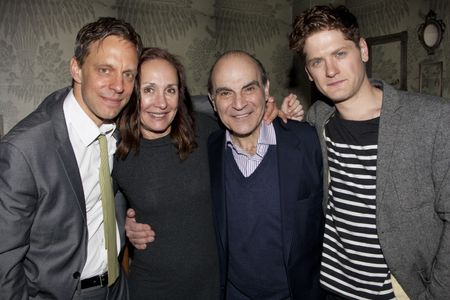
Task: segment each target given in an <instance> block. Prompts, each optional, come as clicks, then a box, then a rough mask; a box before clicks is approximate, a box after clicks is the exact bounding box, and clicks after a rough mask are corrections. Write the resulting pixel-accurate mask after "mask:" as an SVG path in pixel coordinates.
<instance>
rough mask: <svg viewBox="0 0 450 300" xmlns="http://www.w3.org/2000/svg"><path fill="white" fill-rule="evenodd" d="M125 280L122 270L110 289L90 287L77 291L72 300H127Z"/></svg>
mask: <svg viewBox="0 0 450 300" xmlns="http://www.w3.org/2000/svg"><path fill="white" fill-rule="evenodd" d="M128 299H129V297H128V284H127V278H126V276H125V273H124V272H123V270H122V269H121V270H120V275H119V277H118V278H117V280H116V282H115V283H114V284H113V285H111V286H110V287H100V286H96V287H91V288H87V289H79V290H78V291H77V293H76V294H75V297H74V299H73V300H128Z"/></svg>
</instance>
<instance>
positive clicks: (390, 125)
mask: <svg viewBox="0 0 450 300" xmlns="http://www.w3.org/2000/svg"><path fill="white" fill-rule="evenodd" d="M400 107H401V104H400V101H399V98H398V94H397V91H396V90H395V89H394V88H392V87H391V86H388V85H386V84H384V83H383V103H382V107H381V115H380V126H379V130H378V155H377V195H376V197H377V202H378V203H381V202H382V201H383V194H384V189H385V187H386V180H388V179H389V173H390V166H391V160H392V157H393V152H394V148H395V141H396V140H397V135H398V129H399V128H400V124H401V116H400V114H398V113H397V110H398V109H399V108H400ZM380 145H381V146H382V147H380Z"/></svg>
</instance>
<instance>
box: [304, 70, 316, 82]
mask: <svg viewBox="0 0 450 300" xmlns="http://www.w3.org/2000/svg"><path fill="white" fill-rule="evenodd" d="M305 72H306V75H308V79H309V81H311V82H313V81H314V79H313V78H312V77H311V74H309V71H308V68H307V67H305Z"/></svg>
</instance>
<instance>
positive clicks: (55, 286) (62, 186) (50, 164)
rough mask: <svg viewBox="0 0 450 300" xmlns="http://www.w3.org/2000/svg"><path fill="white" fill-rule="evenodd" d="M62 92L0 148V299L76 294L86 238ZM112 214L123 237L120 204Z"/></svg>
mask: <svg viewBox="0 0 450 300" xmlns="http://www.w3.org/2000/svg"><path fill="white" fill-rule="evenodd" d="M69 90H70V89H69V88H65V89H62V90H59V91H56V92H54V93H53V94H51V95H50V96H48V97H47V98H46V99H45V100H44V101H43V103H42V104H41V105H40V106H39V107H38V108H37V109H36V110H35V111H34V112H32V113H31V114H30V115H28V116H27V117H26V118H25V119H23V120H22V121H21V122H20V123H19V124H17V125H16V126H15V127H14V128H13V129H12V130H11V131H10V132H9V133H8V134H7V135H6V136H5V137H4V138H3V139H2V140H1V142H0V236H1V237H2V242H1V243H0V299H28V298H32V299H44V298H45V299H50V298H51V299H71V298H73V297H74V295H75V292H76V290H77V287H78V283H79V279H78V278H79V275H80V273H81V271H82V269H83V267H84V264H85V261H86V252H87V239H88V233H87V225H86V207H85V197H84V193H83V186H82V183H81V178H80V173H79V170H78V165H77V162H76V159H75V155H74V152H73V149H72V146H71V144H70V140H69V137H68V133H67V127H66V122H65V119H64V113H63V102H64V98H65V97H66V95H67V93H68V92H69ZM116 207H117V208H116V212H117V216H118V217H117V220H118V225H119V231H120V232H121V233H123V232H124V230H123V222H124V217H125V205H124V204H123V203H120V204H119V203H118V205H117V206H116ZM121 241H122V242H123V241H124V236H121Z"/></svg>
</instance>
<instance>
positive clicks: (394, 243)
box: [307, 81, 450, 299]
mask: <svg viewBox="0 0 450 300" xmlns="http://www.w3.org/2000/svg"><path fill="white" fill-rule="evenodd" d="M372 83H373V84H374V85H379V86H380V87H381V89H382V90H383V104H382V108H381V116H380V128H379V137H378V160H377V184H376V185H377V192H376V197H377V229H378V235H379V239H380V244H381V248H382V250H383V253H384V256H385V259H386V262H387V264H388V266H389V268H390V270H391V272H392V274H393V275H394V277H395V278H396V279H397V280H398V282H399V283H400V285H401V286H402V287H403V289H404V290H405V292H406V294H407V295H408V296H409V297H410V298H411V299H449V297H450V224H449V222H450V101H446V100H444V99H442V98H438V97H432V96H426V95H423V94H417V93H411V92H404V91H397V90H395V89H394V88H393V87H391V86H389V85H387V84H386V83H384V82H380V81H373V82H372ZM334 112H335V109H334V107H331V106H329V105H327V104H325V103H324V102H322V101H318V102H317V103H315V104H314V105H313V106H312V107H311V108H310V110H309V111H308V115H307V120H308V121H309V122H311V123H313V124H314V125H315V126H316V129H317V131H318V134H319V137H320V142H321V146H322V153H323V157H324V161H323V164H324V167H325V170H327V168H328V162H327V154H326V145H325V141H324V126H325V123H326V121H327V120H328V119H329V118H330V117H331V115H332V114H333V113H334ZM324 174H325V180H324V184H325V186H324V190H325V191H327V189H328V187H327V185H328V178H327V176H328V172H327V171H326V172H324ZM327 201H328V195H327V192H325V193H324V202H323V206H324V208H325V207H326V205H327Z"/></svg>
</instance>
